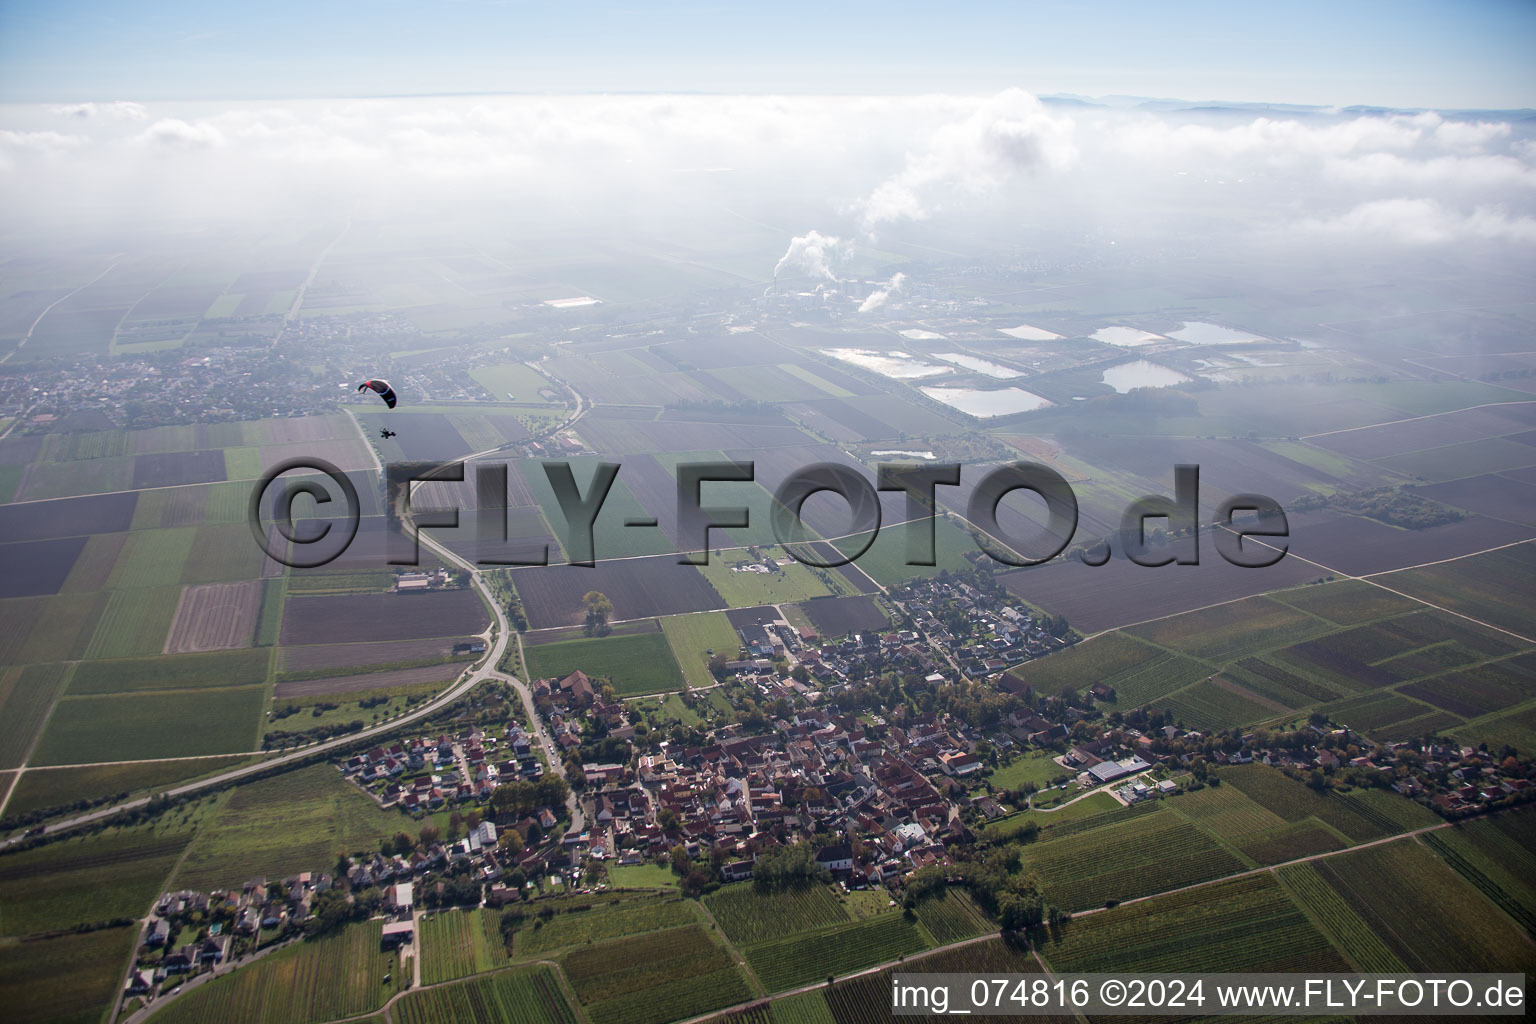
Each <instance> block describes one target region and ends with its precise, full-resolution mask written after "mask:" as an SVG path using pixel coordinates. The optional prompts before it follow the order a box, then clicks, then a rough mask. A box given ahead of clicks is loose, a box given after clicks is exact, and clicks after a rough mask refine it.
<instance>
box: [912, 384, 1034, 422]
mask: <svg viewBox="0 0 1536 1024" xmlns="http://www.w3.org/2000/svg"><path fill="white" fill-rule="evenodd" d="M919 390H920V391H922V393H923V394H925V395H927V396H928V397H929V398H932V399H934V400H935V401H938V402H943V403H944V404H945V405H947V406H949V407H950V408H952V409H959V410H960V411H961V412H964V413H969V414H970V415H972V416H976V417H979V418H981V419H987V418H989V417H992V416H1009V415H1012V414H1013V413H1016V412H1033V411H1034V410H1036V409H1044V408H1047V407H1049V406H1050V405H1051V403H1050V402H1049V401H1047V400H1046V399H1044V398H1041V397H1040V396H1039V395H1036V394H1032V393H1030V392H1028V391H1025V390H1024V389H1023V388H1002V389H1000V390H997V391H983V390H981V389H980V388H939V387H925V388H920V389H919Z"/></svg>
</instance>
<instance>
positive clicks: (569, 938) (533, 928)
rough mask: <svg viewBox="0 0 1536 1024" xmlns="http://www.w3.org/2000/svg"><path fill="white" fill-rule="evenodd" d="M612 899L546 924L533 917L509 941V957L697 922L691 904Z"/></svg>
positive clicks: (524, 956)
mask: <svg viewBox="0 0 1536 1024" xmlns="http://www.w3.org/2000/svg"><path fill="white" fill-rule="evenodd" d="M613 899H614V902H613V903H612V904H606V905H597V906H591V907H582V908H573V909H570V910H565V911H564V912H562V913H558V914H556V915H555V916H554V917H552V918H550V919H549V920H548V921H544V920H541V919H540V918H537V917H534V918H530V919H528V920H526V921H524V923H523V925H522V927H520V928H519V929H518V930H517V932H516V933H515V934H514V936H513V938H512V956H513V958H514V959H517V960H528V959H532V958H535V957H544V956H545V955H546V954H547V953H549V952H550V951H552V950H557V949H563V948H566V947H569V946H581V945H587V944H590V943H593V942H602V941H604V940H605V939H617V938H622V937H624V936H627V935H640V934H643V933H645V932H654V931H660V930H662V929H665V928H676V927H679V926H681V925H688V924H694V923H696V922H697V921H698V920H699V915H698V913H697V911H695V910H694V908H693V904H691V903H688V902H685V901H683V900H679V899H675V898H668V897H658V898H641V899H634V900H625V901H623V902H619V898H618V897H614V898H613Z"/></svg>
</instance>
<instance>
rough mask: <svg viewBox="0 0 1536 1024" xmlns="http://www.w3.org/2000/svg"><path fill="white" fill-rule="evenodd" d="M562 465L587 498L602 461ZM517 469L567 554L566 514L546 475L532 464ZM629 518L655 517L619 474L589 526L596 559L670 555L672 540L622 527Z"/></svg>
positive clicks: (647, 529)
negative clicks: (598, 465) (568, 466)
mask: <svg viewBox="0 0 1536 1024" xmlns="http://www.w3.org/2000/svg"><path fill="white" fill-rule="evenodd" d="M562 461H564V462H568V463H569V464H570V467H571V476H572V478H573V479H574V480H575V481H576V488H577V490H578V491H579V492H580V493H581V494H582V495H586V494H588V493H589V491H590V489H591V486H592V478H593V477H594V476H595V475H596V473H597V463H598V462H599V461H601V460H599V459H597V458H595V457H590V456H586V457H580V458H572V459H565V460H562ZM516 468H517V469H518V470H520V471H521V472H522V474H523V477H524V479H525V480H526V481H527V483H528V489H529V491H531V492H532V494H533V497H534V499H535V500H536V501H537V502H538V504H539V508H540V509H541V510H542V511H543V513H544V519H545V521H547V522H548V523H549V524H550V526H551V527H552V528H553V529H554V532H555V539H556V540H557V541H558V542H559V544H560V546H561V548H562V550H565V551H569V550H570V547H569V544H568V536H567V529H568V527H567V525H566V520H565V514H564V513H562V512H561V511H560V503H559V502H558V501H556V500H555V492H554V490H553V489H552V488H551V487H550V485H549V477H548V476H547V475H546V471H545V470H544V469H542V468H541V467H540V464H539V463H536V462H533V461H522V462H519V463H517V465H516ZM632 518H633V519H651V518H654V517H653V516H651V514H650V513H649V512H647V511H646V510H645V507H644V506H643V505H641V504H640V502H639V500H638V499H636V498H635V496H634V494H633V493H631V492H630V489H629V486H628V485H627V484H625V482H624V474H623V473H622V472H620V473H619V475H618V477H617V478H616V479H615V480H614V481H613V486H612V487H611V488H610V489H609V491H608V496H607V497H606V498H604V499H603V504H602V508H601V509H600V510H599V511H598V514H597V519H596V520H595V521H594V522H593V524H592V545H593V551H594V555H595V557H596V558H598V559H604V558H629V557H632V556H635V555H660V554H669V553H671V552H672V551H673V547H674V546H673V544H672V541H671V539H670V538H669V537H668V536H667V535H666V534H665V533H664V532H662V530H661V529H660V528H659V527H654V526H651V527H632V526H625V525H624V522H625V520H627V519H632ZM555 558H556V555H555V552H554V551H553V550H552V551H551V552H550V559H551V561H553V560H555Z"/></svg>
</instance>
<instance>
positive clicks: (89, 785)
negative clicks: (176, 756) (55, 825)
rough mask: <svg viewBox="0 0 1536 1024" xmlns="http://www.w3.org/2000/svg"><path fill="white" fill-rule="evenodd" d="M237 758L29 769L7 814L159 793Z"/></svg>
mask: <svg viewBox="0 0 1536 1024" xmlns="http://www.w3.org/2000/svg"><path fill="white" fill-rule="evenodd" d="M244 760H245V758H243V757H240V756H238V755H237V756H234V757H207V758H196V759H194V760H191V761H146V762H144V763H142V764H103V765H87V766H85V767H81V768H46V769H32V770H29V771H28V772H27V773H26V774H25V775H23V776H22V777H21V781H20V782H18V783H16V789H15V791H14V792H13V793H12V794H11V802H10V803H8V804H6V807H5V812H6V813H7V814H26V813H27V812H28V811H35V810H40V809H42V808H45V807H64V806H68V805H70V804H72V803H74V802H75V801H76V800H96V799H99V798H101V797H109V796H115V795H117V794H118V793H138V792H141V791H144V790H151V791H159V790H162V789H165V788H166V787H168V786H170V785H171V784H173V783H176V782H181V781H183V780H187V779H195V778H197V777H199V776H201V775H207V774H209V773H211V772H214V771H216V770H218V769H220V768H229V767H232V766H234V765H237V764H239V763H241V762H242V761H244Z"/></svg>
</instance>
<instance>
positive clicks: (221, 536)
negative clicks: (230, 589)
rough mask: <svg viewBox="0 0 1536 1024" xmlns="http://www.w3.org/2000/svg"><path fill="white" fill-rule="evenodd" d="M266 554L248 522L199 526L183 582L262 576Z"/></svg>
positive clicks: (246, 578)
mask: <svg viewBox="0 0 1536 1024" xmlns="http://www.w3.org/2000/svg"><path fill="white" fill-rule="evenodd" d="M265 562H266V555H265V553H264V552H263V551H262V550H261V548H259V547H257V546H256V543H255V541H254V540H253V539H252V538H251V530H250V527H249V526H247V525H246V524H245V523H217V524H211V525H208V526H199V527H198V528H197V534H196V536H195V537H194V538H193V539H192V547H191V548H190V549H189V550H188V552H187V560H186V563H185V564H184V565H183V567H182V570H181V582H183V583H221V582H224V581H234V580H254V579H260V578H261V570H262V567H263V565H264V564H265Z"/></svg>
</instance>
